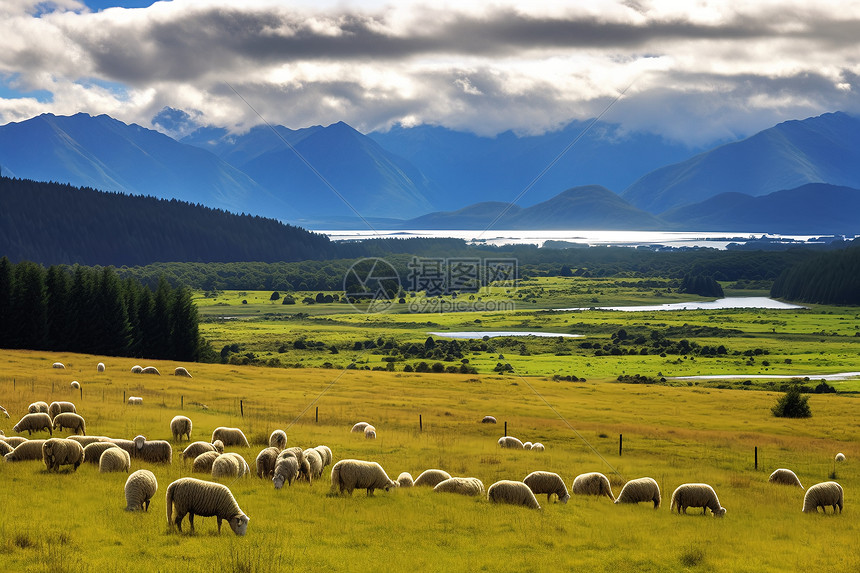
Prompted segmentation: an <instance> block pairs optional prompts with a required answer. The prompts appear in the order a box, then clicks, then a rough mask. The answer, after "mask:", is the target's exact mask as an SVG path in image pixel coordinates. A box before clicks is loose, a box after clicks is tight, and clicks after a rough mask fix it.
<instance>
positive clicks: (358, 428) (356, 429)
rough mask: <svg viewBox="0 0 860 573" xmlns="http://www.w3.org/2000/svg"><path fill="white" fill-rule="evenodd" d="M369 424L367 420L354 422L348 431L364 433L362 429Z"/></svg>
mask: <svg viewBox="0 0 860 573" xmlns="http://www.w3.org/2000/svg"><path fill="white" fill-rule="evenodd" d="M369 425H370V424H368V423H367V422H356V424H355V425H354V426H353V427H352V429H351V430H350V432H360V433H364V429H365V428H366V427H368V426H369Z"/></svg>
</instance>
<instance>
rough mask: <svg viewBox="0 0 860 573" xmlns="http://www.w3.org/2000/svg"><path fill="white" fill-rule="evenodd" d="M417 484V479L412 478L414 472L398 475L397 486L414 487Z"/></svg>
mask: <svg viewBox="0 0 860 573" xmlns="http://www.w3.org/2000/svg"><path fill="white" fill-rule="evenodd" d="M414 485H415V480H413V479H412V474H411V473H409V472H403V473H401V474H400V475H399V476H397V487H412V486H414Z"/></svg>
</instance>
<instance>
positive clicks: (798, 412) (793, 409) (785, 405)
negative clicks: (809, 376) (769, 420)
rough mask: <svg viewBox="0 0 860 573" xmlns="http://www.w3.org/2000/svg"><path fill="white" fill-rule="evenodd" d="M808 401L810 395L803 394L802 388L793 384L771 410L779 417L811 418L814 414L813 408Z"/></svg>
mask: <svg viewBox="0 0 860 573" xmlns="http://www.w3.org/2000/svg"><path fill="white" fill-rule="evenodd" d="M808 402H809V396H804V395H802V394H801V393H800V388H798V387H797V386H792V387H791V388H789V389H788V390H787V391H786V392H785V394H783V395H782V397H780V399H779V401H777V403H776V405H775V406H774V407H773V408H771V409H770V411H771V412H772V413H773V415H774V416H776V417H777V418H809V417H811V416H812V410H810V408H809V403H808Z"/></svg>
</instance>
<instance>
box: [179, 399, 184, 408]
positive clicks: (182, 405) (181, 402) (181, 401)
mask: <svg viewBox="0 0 860 573" xmlns="http://www.w3.org/2000/svg"><path fill="white" fill-rule="evenodd" d="M179 409H180V410H184V409H185V396H180V397H179Z"/></svg>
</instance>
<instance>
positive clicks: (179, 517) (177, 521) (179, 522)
mask: <svg viewBox="0 0 860 573" xmlns="http://www.w3.org/2000/svg"><path fill="white" fill-rule="evenodd" d="M183 517H185V514H184V513H179V512H177V513H176V519H174V520H173V522H174V523H175V524H176V527H177V528H178V529H179V531H180V532H181V531H182V518H183Z"/></svg>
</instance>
